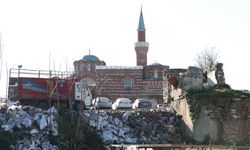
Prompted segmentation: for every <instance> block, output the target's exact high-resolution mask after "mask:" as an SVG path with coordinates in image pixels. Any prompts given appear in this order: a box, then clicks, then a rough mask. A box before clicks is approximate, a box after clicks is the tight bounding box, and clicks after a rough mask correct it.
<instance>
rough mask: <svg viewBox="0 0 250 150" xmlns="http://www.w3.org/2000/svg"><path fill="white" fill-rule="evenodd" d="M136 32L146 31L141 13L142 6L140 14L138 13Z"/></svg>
mask: <svg viewBox="0 0 250 150" xmlns="http://www.w3.org/2000/svg"><path fill="white" fill-rule="evenodd" d="M138 30H146V29H145V25H144V19H143V13H142V6H141V13H140V19H139V25H138Z"/></svg>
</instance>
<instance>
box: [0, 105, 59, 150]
mask: <svg viewBox="0 0 250 150" xmlns="http://www.w3.org/2000/svg"><path fill="white" fill-rule="evenodd" d="M56 115H57V111H56V109H55V108H54V107H51V108H49V109H48V110H42V109H40V108H36V107H32V106H20V105H19V106H18V105H15V104H13V103H12V102H10V101H8V100H7V101H6V102H5V103H1V108H0V131H7V132H10V133H12V135H13V136H14V138H15V140H16V143H15V144H14V145H11V147H10V148H11V149H15V150H24V149H27V150H30V149H32V150H37V149H41V150H57V149H58V147H57V146H56V145H52V144H51V143H50V142H49V140H48V137H49V136H57V135H58V124H57V122H56V121H55V117H56Z"/></svg>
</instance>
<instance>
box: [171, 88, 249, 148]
mask: <svg viewBox="0 0 250 150" xmlns="http://www.w3.org/2000/svg"><path fill="white" fill-rule="evenodd" d="M180 93H181V92H180V89H179V90H175V91H174V92H172V96H173V97H174V100H173V101H172V102H171V105H172V106H173V107H174V109H175V110H176V112H177V114H178V115H181V116H182V120H183V121H184V122H185V124H186V126H187V127H188V128H187V129H188V131H186V133H188V136H191V137H192V138H194V139H195V140H196V141H199V142H203V141H204V140H205V138H206V136H208V135H209V138H210V139H211V142H212V143H219V144H227V143H230V144H234V143H235V144H237V143H249V142H250V98H247V99H245V98H238V99H231V100H230V99H224V100H223V99H218V103H217V104H209V105H207V106H203V108H202V111H201V112H200V114H199V117H198V119H196V120H195V121H192V119H191V117H190V110H189V105H188V103H187V98H186V97H183V98H181V99H177V98H178V97H179V96H178V95H179V94H180ZM208 99H209V98H208ZM222 101H224V102H222ZM225 102H226V103H225Z"/></svg>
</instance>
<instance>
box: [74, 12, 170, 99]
mask: <svg viewBox="0 0 250 150" xmlns="http://www.w3.org/2000/svg"><path fill="white" fill-rule="evenodd" d="M137 36H138V41H137V42H136V43H135V52H136V66H130V67H128V66H106V63H105V62H104V61H101V60H100V59H99V58H98V57H97V56H94V55H90V54H89V55H86V56H84V57H83V58H82V59H80V60H77V61H75V62H74V69H75V74H76V76H77V77H78V78H79V80H81V81H82V82H87V83H88V84H89V85H91V86H93V90H92V92H93V95H94V97H98V96H105V97H108V98H110V99H111V100H112V101H115V100H116V99H117V98H119V97H126V98H130V99H131V100H132V101H134V100H135V99H137V98H148V99H153V100H156V101H157V102H158V103H162V102H163V76H164V70H166V69H168V68H169V67H168V66H165V65H161V64H159V63H154V64H151V65H147V53H148V48H149V43H148V42H146V28H145V25H144V18H143V13H142V10H141V12H140V17H139V25H138V29H137Z"/></svg>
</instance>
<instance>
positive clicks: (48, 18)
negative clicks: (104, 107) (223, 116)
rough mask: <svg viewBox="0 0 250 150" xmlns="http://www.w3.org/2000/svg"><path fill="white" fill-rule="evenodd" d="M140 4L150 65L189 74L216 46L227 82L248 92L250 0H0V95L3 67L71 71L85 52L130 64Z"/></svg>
mask: <svg viewBox="0 0 250 150" xmlns="http://www.w3.org/2000/svg"><path fill="white" fill-rule="evenodd" d="M141 5H142V9H143V15H144V22H145V27H146V41H147V42H149V51H148V64H151V63H154V62H158V63H161V64H164V65H168V66H170V68H187V67H188V66H193V65H195V61H194V59H195V57H196V55H197V54H198V53H199V52H201V51H202V50H203V49H204V48H209V47H215V48H216V50H217V52H218V54H219V61H220V62H222V63H224V72H225V77H226V82H227V83H228V84H230V85H231V86H232V87H233V88H236V89H250V75H249V74H250V69H249V66H248V65H249V64H250V63H249V61H250V60H249V57H250V55H249V52H250V42H249V39H250V1H249V0H172V1H170V0H0V31H1V32H2V44H3V72H2V77H1V87H0V88H1V89H0V96H2V95H5V86H6V83H5V80H6V67H5V66H7V67H8V69H9V68H12V67H17V65H23V68H25V69H43V70H48V69H49V66H50V67H51V69H54V67H55V68H56V70H65V69H66V66H69V67H71V68H72V69H73V61H74V60H79V59H81V58H82V57H83V56H84V55H86V54H88V53H89V49H90V50H91V54H93V55H96V56H97V57H99V59H101V60H104V61H105V62H106V64H107V65H112V66H135V65H136V55H135V50H134V43H135V42H136V40H137V27H138V22H139V15H140V9H141ZM49 56H51V61H50V62H51V63H50V65H49Z"/></svg>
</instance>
